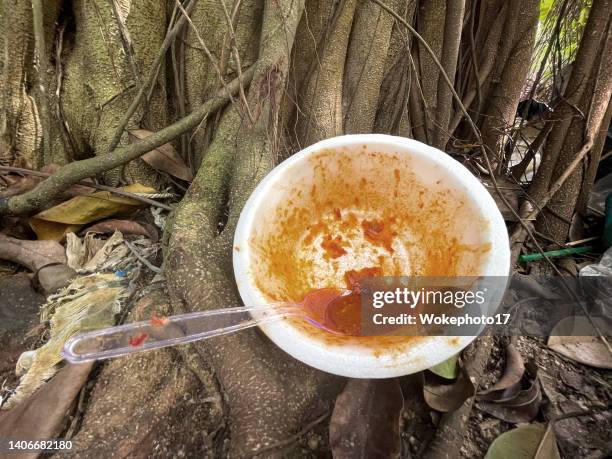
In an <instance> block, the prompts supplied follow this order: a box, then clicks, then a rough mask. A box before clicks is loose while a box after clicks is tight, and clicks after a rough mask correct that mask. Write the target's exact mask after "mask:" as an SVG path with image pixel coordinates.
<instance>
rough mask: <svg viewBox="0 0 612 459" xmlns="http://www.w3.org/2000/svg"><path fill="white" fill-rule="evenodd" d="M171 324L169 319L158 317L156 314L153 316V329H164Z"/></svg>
mask: <svg viewBox="0 0 612 459" xmlns="http://www.w3.org/2000/svg"><path fill="white" fill-rule="evenodd" d="M169 323H170V319H168V318H167V317H157V316H156V315H155V313H153V315H152V316H151V325H152V326H153V327H164V326H166V325H168V324H169Z"/></svg>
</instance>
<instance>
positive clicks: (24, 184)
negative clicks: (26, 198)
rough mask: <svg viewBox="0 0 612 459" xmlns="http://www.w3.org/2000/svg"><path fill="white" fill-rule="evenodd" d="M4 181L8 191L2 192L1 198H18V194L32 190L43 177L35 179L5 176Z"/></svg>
mask: <svg viewBox="0 0 612 459" xmlns="http://www.w3.org/2000/svg"><path fill="white" fill-rule="evenodd" d="M2 178H3V180H4V181H5V183H6V189H4V190H2V191H1V192H0V197H2V198H10V197H11V196H17V195H18V194H22V193H25V192H26V191H30V190H32V189H33V188H34V187H35V186H36V185H38V184H39V183H40V182H41V181H42V178H41V177H34V176H33V175H26V176H25V177H24V176H21V175H3V176H2Z"/></svg>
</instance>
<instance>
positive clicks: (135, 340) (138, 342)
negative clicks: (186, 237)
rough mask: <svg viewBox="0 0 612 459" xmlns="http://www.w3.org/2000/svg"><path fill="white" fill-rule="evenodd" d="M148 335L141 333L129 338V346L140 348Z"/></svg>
mask: <svg viewBox="0 0 612 459" xmlns="http://www.w3.org/2000/svg"><path fill="white" fill-rule="evenodd" d="M148 337H149V335H148V334H147V333H141V334H140V335H136V336H132V337H131V338H130V341H129V342H130V346H132V347H138V346H142V344H143V343H144V342H145V341H146V340H147V338H148Z"/></svg>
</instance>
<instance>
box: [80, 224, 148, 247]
mask: <svg viewBox="0 0 612 459" xmlns="http://www.w3.org/2000/svg"><path fill="white" fill-rule="evenodd" d="M115 231H121V233H123V234H139V235H142V236H146V237H148V238H149V239H151V240H152V241H153V242H157V240H158V239H159V235H158V234H157V230H156V229H155V227H154V226H153V225H150V224H148V223H145V222H135V221H131V220H119V219H109V220H104V221H101V222H98V223H94V224H93V225H91V226H88V227H87V228H84V229H83V230H81V233H82V234H87V233H103V234H113V233H114V232H115Z"/></svg>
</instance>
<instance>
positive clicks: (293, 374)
mask: <svg viewBox="0 0 612 459" xmlns="http://www.w3.org/2000/svg"><path fill="white" fill-rule="evenodd" d="M302 9H303V1H295V0H282V1H279V0H269V1H267V2H266V6H265V8H264V20H263V26H262V40H261V43H262V47H261V49H260V57H259V60H258V63H257V65H256V69H255V75H254V77H253V82H252V83H251V86H250V89H249V93H248V96H247V101H248V103H249V105H250V108H251V112H252V113H253V115H254V118H255V119H254V121H255V122H254V123H253V124H251V123H250V122H249V121H248V120H247V119H246V118H245V117H241V116H240V113H239V112H238V109H237V107H236V106H232V107H230V108H229V109H228V111H227V112H226V113H225V114H224V116H223V117H222V119H221V122H220V124H219V127H218V128H217V132H216V135H215V139H214V140H213V143H212V144H211V145H210V147H209V149H208V151H207V153H206V155H205V156H204V160H203V163H202V165H201V167H200V169H199V171H198V174H197V176H196V178H195V179H194V182H193V184H192V186H191V188H190V190H189V192H188V193H187V195H186V196H185V198H184V199H183V200H182V201H181V203H180V205H179V207H178V208H177V211H176V213H175V215H174V218H173V222H172V226H171V227H170V240H169V244H168V250H167V253H166V266H165V268H166V272H168V292H169V294H170V298H171V300H172V306H173V308H174V312H177V313H178V312H189V311H197V310H205V309H214V308H219V307H223V306H226V307H231V306H234V305H238V304H239V303H240V299H239V297H238V295H237V292H236V286H235V282H234V279H233V276H232V274H231V251H232V240H233V235H234V229H235V226H236V223H237V221H238V217H239V215H240V211H241V210H242V207H243V205H244V203H245V201H246V199H247V198H248V196H249V195H250V193H251V192H252V190H253V188H254V187H255V186H256V185H257V184H258V183H259V181H260V180H261V179H262V178H263V176H264V175H265V174H267V172H268V171H269V170H270V169H271V168H272V167H273V165H274V162H275V158H276V139H277V129H278V128H277V123H278V120H279V108H280V107H279V104H278V103H277V101H279V100H280V97H279V96H280V94H281V92H282V91H283V90H284V87H285V82H286V79H287V74H288V66H289V53H290V48H291V47H290V46H287V44H291V43H293V40H294V34H295V30H296V28H297V24H298V21H299V19H300V16H301V11H302ZM227 208H228V209H227ZM225 219H227V222H226V223H225V224H224V225H225V226H224V227H223V229H222V231H221V232H220V233H219V222H223V221H224V220H225ZM193 350H195V351H196V352H197V353H198V354H199V355H200V357H199V358H200V359H203V360H205V361H206V362H208V363H209V364H210V365H211V366H212V368H213V369H214V371H215V375H216V376H217V378H218V381H219V383H220V386H221V388H222V391H223V394H224V395H225V399H226V401H227V404H228V405H227V416H228V426H229V432H228V433H229V436H230V438H231V442H230V450H229V454H230V455H231V456H238V457H244V456H253V455H256V454H259V453H261V452H262V451H266V454H269V453H270V448H277V447H281V446H279V445H284V443H283V440H285V439H287V438H289V437H291V436H292V435H294V434H295V433H296V432H298V431H300V428H301V427H302V426H304V425H305V424H307V423H308V422H309V421H312V420H313V419H316V418H318V417H319V416H321V415H322V414H323V413H326V412H328V411H329V410H330V408H331V404H332V402H333V400H334V398H335V396H336V394H337V393H338V391H339V390H340V389H341V382H342V381H343V379H342V378H339V377H336V376H333V375H330V374H327V373H323V372H320V371H317V370H315V369H313V368H311V367H308V366H306V365H304V364H302V363H301V362H299V361H297V360H295V359H293V358H292V357H290V356H288V355H287V354H285V353H284V352H282V351H281V350H280V349H278V348H277V347H276V346H275V345H274V344H273V343H272V342H271V341H269V340H268V339H267V338H265V337H264V336H262V335H261V333H260V332H258V331H257V330H245V331H243V332H240V333H238V334H233V335H228V336H225V337H220V338H218V339H215V340H214V342H206V341H201V342H198V343H194V345H193V346H192V347H190V348H189V349H187V348H181V349H180V352H181V353H182V355H183V356H185V355H186V354H187V353H193ZM184 360H185V361H189V359H188V358H186V357H185V358H184Z"/></svg>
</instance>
